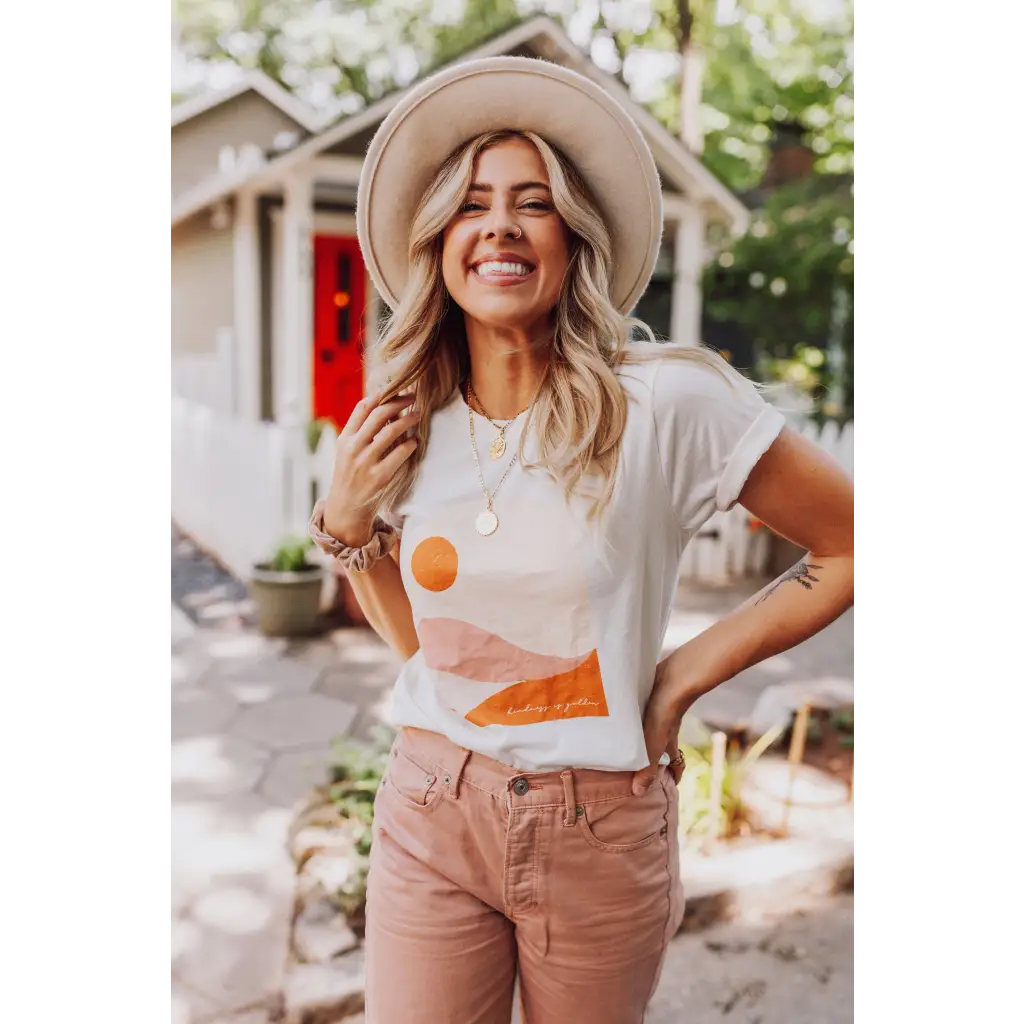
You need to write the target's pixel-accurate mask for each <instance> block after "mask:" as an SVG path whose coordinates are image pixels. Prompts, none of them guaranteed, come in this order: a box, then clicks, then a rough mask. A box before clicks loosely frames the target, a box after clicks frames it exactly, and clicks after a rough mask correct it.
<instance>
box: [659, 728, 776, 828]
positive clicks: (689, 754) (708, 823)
mask: <svg viewBox="0 0 1024 1024" xmlns="http://www.w3.org/2000/svg"><path fill="white" fill-rule="evenodd" d="M689 724H690V726H692V727H694V731H695V732H696V733H697V734H698V735H699V736H700V739H699V740H698V741H697V742H695V743H691V744H688V743H685V742H684V741H683V739H682V737H681V736H680V741H679V746H680V748H681V749H682V751H683V756H684V757H685V758H686V771H684V772H683V777H682V778H681V779H680V781H679V839H680V842H682V843H683V844H684V846H686V847H690V848H695V847H697V846H699V845H701V844H702V843H703V842H704V840H705V837H706V836H707V834H708V832H710V831H711V830H712V829H714V828H715V827H716V826H717V834H718V835H719V836H720V837H721V838H723V839H732V838H735V837H736V836H740V835H743V834H745V833H747V832H749V831H750V830H751V826H750V822H749V820H748V818H747V816H746V813H745V811H744V807H743V801H742V799H741V797H740V790H741V789H742V786H743V781H744V779H745V778H746V775H747V772H749V771H750V768H751V767H752V766H753V764H754V763H755V762H756V761H757V760H758V758H760V757H761V755H762V754H764V752H765V751H766V750H768V748H769V747H771V746H772V744H774V743H775V742H776V741H777V740H778V739H779V737H780V736H781V735H782V733H783V732H784V728H783V727H782V726H777V727H775V728H773V729H770V730H769V731H768V732H766V733H765V734H764V736H762V737H761V738H760V739H759V740H757V742H755V743H754V744H753V745H752V746H751V747H750V748H749V749H748V750H747V751H746V752H745V753H743V754H740V755H738V756H737V755H736V754H734V753H731V752H730V753H727V754H726V758H725V773H724V775H723V778H722V799H721V800H720V801H719V803H718V806H712V802H711V735H710V733H708V732H707V730H706V729H704V727H703V726H702V725H701V724H700V723H699V722H691V723H689Z"/></svg>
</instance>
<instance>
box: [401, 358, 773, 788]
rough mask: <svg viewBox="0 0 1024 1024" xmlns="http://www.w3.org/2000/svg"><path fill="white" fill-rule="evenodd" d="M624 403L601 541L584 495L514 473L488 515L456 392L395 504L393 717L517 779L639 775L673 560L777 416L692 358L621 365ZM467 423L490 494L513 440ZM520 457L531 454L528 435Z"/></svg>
mask: <svg viewBox="0 0 1024 1024" xmlns="http://www.w3.org/2000/svg"><path fill="white" fill-rule="evenodd" d="M620 380H621V381H622V383H623V387H624V390H625V392H626V395H627V399H628V413H627V420H626V427H625V431H624V434H623V438H622V447H621V453H620V461H619V470H618V476H617V479H616V481H615V489H614V492H613V497H612V501H611V503H610V505H609V507H608V510H607V513H606V515H605V518H604V523H603V525H602V527H601V529H600V531H596V530H595V529H594V528H593V527H591V526H589V525H588V524H587V522H586V512H587V509H588V504H587V501H586V500H585V497H584V496H583V495H581V496H579V497H576V498H573V499H572V501H570V502H567V501H566V500H565V496H564V492H563V490H562V488H561V487H560V485H558V484H557V483H556V482H555V481H554V480H553V479H552V478H551V477H550V476H549V475H548V474H547V473H546V472H545V471H543V470H538V469H534V470H529V471H527V470H526V469H524V468H523V466H522V460H520V462H519V463H518V464H517V465H515V466H513V468H512V470H511V472H509V474H508V477H507V479H506V481H505V483H504V485H503V486H502V488H501V491H500V492H499V494H498V497H497V498H496V499H495V503H494V512H495V514H496V515H497V517H498V520H499V525H498V529H497V530H496V532H495V533H493V534H491V535H490V536H487V537H482V536H481V535H480V534H479V533H477V532H476V529H475V522H476V517H477V516H478V515H479V514H480V512H482V511H483V510H484V509H485V507H486V502H485V499H484V496H483V493H482V491H481V489H480V483H479V480H478V478H477V473H476V467H475V465H474V462H473V455H472V450H471V447H470V440H469V418H468V417H469V410H468V408H467V406H466V404H465V401H464V400H463V398H462V395H461V393H459V392H455V393H454V394H453V395H452V398H451V400H450V401H449V402H448V404H446V405H445V406H444V407H443V408H441V409H439V410H437V411H436V412H435V413H433V415H432V416H431V423H430V435H429V440H428V442H427V446H426V450H425V452H424V456H423V461H422V463H421V466H420V470H419V473H418V475H417V478H416V482H415V484H414V485H413V488H412V489H411V491H410V493H409V495H408V496H407V497H406V499H405V500H404V501H403V502H402V503H401V505H400V506H399V507H398V508H397V509H396V510H394V513H393V514H392V519H393V521H394V523H395V526H396V528H398V529H399V530H400V532H401V538H402V543H401V551H400V564H401V568H402V579H403V582H404V585H405V590H406V593H407V594H408V596H409V601H410V604H411V607H412V613H413V620H414V622H415V626H416V632H417V635H418V638H419V642H420V648H419V650H418V651H417V652H416V654H415V655H414V656H413V657H412V658H410V659H409V661H408V662H406V664H405V665H404V666H403V668H402V671H401V673H400V675H399V678H398V680H397V683H396V685H395V690H394V695H393V703H392V709H391V716H390V717H391V721H392V724H394V725H395V726H416V727H418V728H421V729H430V730H433V731H435V732H440V733H442V734H443V735H445V736H447V737H448V738H449V739H450V740H452V741H453V742H454V743H457V744H459V745H460V746H463V747H466V748H467V749H469V750H473V751H477V752H479V753H482V754H486V755H487V756H489V757H493V758H495V759H497V760H499V761H502V762H504V763H505V764H508V765H512V766H514V767H516V768H518V769H520V770H523V771H547V770H557V769H562V768H566V767H573V768H598V769H608V770H630V769H633V770H635V769H637V768H642V767H644V766H645V765H646V764H647V750H646V744H645V740H644V735H643V710H644V707H645V706H646V703H647V698H648V697H649V695H650V691H651V687H652V686H653V682H654V672H655V668H656V666H657V663H658V659H659V657H660V654H661V649H662V644H663V642H664V638H665V633H666V630H667V627H668V621H669V613H670V611H671V607H672V600H673V597H674V594H675V589H676V584H677V581H678V573H679V562H680V558H681V556H682V553H683V549H684V548H685V546H686V544H687V543H688V542H689V541H690V539H691V538H692V537H693V536H694V535H695V534H696V533H697V531H698V530H699V529H700V528H701V526H702V525H703V524H704V523H705V522H706V521H707V519H708V518H709V517H710V516H711V515H712V514H713V513H714V512H715V510H716V509H726V508H729V507H730V506H731V505H732V504H733V503H735V501H736V499H737V498H738V497H739V494H740V491H741V489H742V487H743V484H744V482H745V481H746V479H747V477H748V475H749V473H750V471H751V469H752V468H753V467H754V465H755V464H756V463H757V461H758V459H759V458H760V457H761V455H763V453H764V452H765V450H766V449H767V448H768V447H769V445H770V444H771V443H772V442H773V441H774V440H775V438H776V437H777V435H778V433H779V431H780V430H781V428H782V426H783V424H784V420H783V417H782V415H781V414H780V413H779V412H778V411H776V410H775V409H772V408H771V407H770V406H768V405H766V404H765V403H764V401H763V400H762V399H761V398H760V396H759V395H758V394H757V392H756V391H755V390H754V389H753V387H752V386H751V385H749V383H747V382H744V381H743V380H742V379H739V380H738V381H736V382H734V383H733V384H729V383H728V382H727V380H726V379H725V378H724V377H722V376H721V375H720V374H719V373H717V372H716V371H715V370H713V369H711V368H708V367H707V366H706V365H704V364H701V363H697V362H694V361H692V360H688V359H687V360H680V359H659V360H656V361H652V362H648V363H643V364H639V365H630V366H627V367H625V368H623V369H622V370H620ZM523 422H524V421H523V420H522V419H521V420H519V421H516V422H515V423H513V424H512V425H511V426H510V427H508V428H506V431H505V437H506V441H507V449H506V452H505V455H504V457H503V458H501V459H499V460H497V461H492V460H491V459H490V457H489V451H488V449H489V447H490V444H491V442H492V441H493V439H494V437H495V436H496V434H497V431H496V430H495V429H494V428H493V427H492V426H491V425H490V424H489V423H488V422H487V421H486V420H485V419H483V418H482V417H476V421H475V426H476V432H477V443H478V446H479V450H480V452H481V459H480V463H481V469H482V471H483V473H484V478H485V481H486V484H487V486H488V487H489V488H490V489H492V490H493V488H494V487H495V485H496V484H497V483H498V481H499V480H500V479H501V477H502V475H503V474H504V472H505V470H506V468H507V466H508V461H507V460H508V459H510V458H511V457H512V455H513V453H514V452H516V451H517V449H518V447H519V444H520V441H521V440H522V430H523ZM524 453H525V457H526V460H527V461H529V460H533V459H534V458H535V457H536V448H535V442H534V439H533V438H531V437H530V436H527V437H526V438H525V442H524Z"/></svg>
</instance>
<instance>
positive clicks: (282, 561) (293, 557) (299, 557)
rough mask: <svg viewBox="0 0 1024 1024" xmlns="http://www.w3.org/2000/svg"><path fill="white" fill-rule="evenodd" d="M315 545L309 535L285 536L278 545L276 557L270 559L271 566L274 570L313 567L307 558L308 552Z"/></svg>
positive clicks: (289, 570) (296, 570)
mask: <svg viewBox="0 0 1024 1024" xmlns="http://www.w3.org/2000/svg"><path fill="white" fill-rule="evenodd" d="M312 547H313V541H312V539H311V538H309V537H298V536H290V537H285V539H284V540H282V541H281V543H280V544H278V546H277V550H276V551H275V552H274V557H273V558H272V559H271V560H270V568H271V569H273V570H274V572H301V571H302V570H303V569H311V568H312V567H313V566H312V563H310V562H308V561H307V560H306V552H307V551H309V550H311V549H312Z"/></svg>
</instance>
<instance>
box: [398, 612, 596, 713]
mask: <svg viewBox="0 0 1024 1024" xmlns="http://www.w3.org/2000/svg"><path fill="white" fill-rule="evenodd" d="M417 632H418V634H419V638H420V650H421V652H422V654H423V659H424V661H425V662H426V663H427V664H428V665H429V666H430V667H431V668H433V669H436V670H437V671H439V672H448V673H450V674H451V675H456V676H461V677H462V678H463V679H471V680H474V681H475V682H481V683H511V684H512V685H510V686H506V687H505V688H504V689H503V690H500V691H499V692H498V693H496V694H494V695H493V696H491V697H489V698H487V699H486V700H485V701H483V703H481V704H478V705H477V706H476V707H475V708H472V709H471V710H470V711H469V712H467V713H466V715H465V718H466V720H467V721H469V722H472V723H473V724H474V725H479V726H488V725H533V724H536V723H538V722H550V721H555V720H559V719H565V718H584V717H595V716H598V717H607V715H608V704H607V701H606V700H605V696H604V684H603V681H602V679H601V666H600V665H599V664H598V660H597V651H596V650H592V651H588V652H587V653H586V654H584V655H583V656H582V657H577V658H558V657H555V656H554V655H550V654H537V653H535V652H534V651H527V650H524V649H523V648H522V647H517V646H516V645H515V644H513V643H509V642H508V641H507V640H503V639H502V638H501V637H500V636H496V635H495V634H494V633H489V632H488V631H487V630H484V629H480V627H479V626H473V625H471V624H470V623H468V622H462V621H461V620H460V619H440V618H439V619H421V620H420V622H419V624H418V626H417Z"/></svg>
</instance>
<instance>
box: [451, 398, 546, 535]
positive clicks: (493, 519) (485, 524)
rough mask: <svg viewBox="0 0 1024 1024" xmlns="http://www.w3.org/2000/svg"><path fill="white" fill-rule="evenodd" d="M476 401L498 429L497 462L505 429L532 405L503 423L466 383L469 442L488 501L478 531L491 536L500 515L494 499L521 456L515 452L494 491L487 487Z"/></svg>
mask: <svg viewBox="0 0 1024 1024" xmlns="http://www.w3.org/2000/svg"><path fill="white" fill-rule="evenodd" d="M474 402H475V403H476V406H477V408H478V409H479V410H480V414H481V415H482V416H483V417H484V419H485V420H487V422H488V423H490V424H491V426H492V427H494V428H495V429H496V430H497V431H498V436H497V437H496V438H495V439H494V441H493V442H491V460H492V461H493V462H497V461H498V459H500V458H501V457H502V455H504V454H505V448H506V443H505V431H506V430H507V429H508V428H509V427H510V426H511V425H512V424H513V423H514V422H515V421H516V420H517V419H519V417H520V416H522V415H523V413H524V412H526V410H527V409H529V408H530V406H529V405H528V406H526V408H525V409H520V410H519V412H517V413H516V414H515V416H513V417H512V419H510V420H506V421H505V422H504V423H503V424H498V423H495V422H494V420H492V419H491V417H490V416H488V415H487V413H486V412H484V410H483V406H482V405H481V404H480V399H479V398H477V396H476V392H475V391H474V390H473V384H472V382H471V381H470V382H467V384H466V408H467V409H468V410H469V443H470V445H471V446H472V448H473V461H474V462H475V463H476V474H477V476H478V477H479V478H480V489H481V490H482V491H483V492H484V500H485V501H486V502H487V508H486V509H485V510H484V511H483V512H481V513H480V515H478V516H477V517H476V532H477V533H479V534H480V536H481V537H489V536H490V535H491V534H492V533H494V531H495V530H497V528H498V517H497V516H496V515H495V514H494V499H495V497H496V496H497V494H498V491H499V490H500V488H501V485H502V484H503V483H504V482H505V477H507V476H508V474H509V470H510V469H511V468H512V467H513V466H514V465H515V463H516V459H517V458H518V457H519V452H514V453H513V455H512V458H511V459H510V460H509V464H508V465H507V466H506V467H505V472H504V473H502V475H501V479H500V480H499V481H498V486H497V487H495V488H494V490H493V491H489V490H488V489H487V484H486V483H484V474H483V470H482V469H481V468H480V453H479V452H478V451H477V447H476V424H475V421H474V419H473V405H472V403H474Z"/></svg>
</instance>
